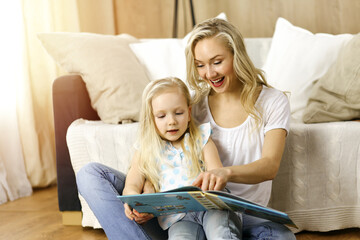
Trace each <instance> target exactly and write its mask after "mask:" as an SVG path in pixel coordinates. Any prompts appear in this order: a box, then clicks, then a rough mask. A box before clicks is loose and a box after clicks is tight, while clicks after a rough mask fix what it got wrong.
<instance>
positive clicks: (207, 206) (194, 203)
mask: <svg viewBox="0 0 360 240" xmlns="http://www.w3.org/2000/svg"><path fill="white" fill-rule="evenodd" d="M117 197H118V198H119V199H120V200H121V201H122V202H123V203H127V204H128V205H129V206H130V207H132V208H133V209H135V210H136V211H138V212H140V213H151V214H153V215H154V216H155V217H157V216H163V215H169V214H174V213H183V212H191V211H192V212H194V211H206V210H231V211H236V212H242V213H244V214H248V215H251V216H255V217H259V218H263V219H267V220H270V221H273V222H277V223H281V224H285V225H289V226H291V227H295V228H297V227H296V225H295V224H294V222H293V221H292V220H291V219H290V218H289V216H288V215H287V214H286V213H284V212H281V211H278V210H275V209H272V208H269V207H265V206H262V205H260V204H257V203H254V202H251V201H249V200H246V199H243V198H241V197H238V196H235V195H233V194H231V193H227V192H223V191H202V190H201V189H200V188H198V187H195V186H186V187H181V188H176V189H173V190H169V191H166V192H158V193H149V194H137V195H126V196H121V195H118V196H117Z"/></svg>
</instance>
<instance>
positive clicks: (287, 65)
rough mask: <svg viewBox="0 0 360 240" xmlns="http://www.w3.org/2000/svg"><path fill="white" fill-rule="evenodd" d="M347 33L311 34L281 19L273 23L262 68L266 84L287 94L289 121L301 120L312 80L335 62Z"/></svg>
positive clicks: (348, 35) (346, 39) (348, 38)
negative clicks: (269, 45)
mask: <svg viewBox="0 0 360 240" xmlns="http://www.w3.org/2000/svg"><path fill="white" fill-rule="evenodd" d="M352 37H353V36H352V35H351V34H340V35H330V34H324V33H317V34H313V33H311V32H309V31H307V30H305V29H303V28H300V27H297V26H294V25H292V24H291V23H290V22H288V21H287V20H285V19H283V18H279V19H278V20H277V22H276V27H275V32H274V35H273V39H272V43H271V48H270V50H269V54H268V57H267V59H266V62H265V65H264V68H263V69H264V71H265V73H266V77H267V80H268V82H269V83H270V84H271V85H272V86H274V87H276V88H278V89H280V90H283V91H289V92H290V107H291V114H292V117H293V119H296V120H299V121H302V115H303V111H304V109H305V107H306V104H307V101H308V99H309V96H310V92H311V87H312V84H313V82H314V81H316V80H317V79H319V78H320V77H322V76H323V75H324V74H325V73H326V72H327V70H328V69H329V67H330V66H331V65H332V64H333V62H335V60H336V57H337V55H338V53H339V50H340V49H341V47H342V46H344V45H345V44H346V43H347V42H348V41H349V40H350V39H351V38H352Z"/></svg>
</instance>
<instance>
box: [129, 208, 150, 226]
mask: <svg viewBox="0 0 360 240" xmlns="http://www.w3.org/2000/svg"><path fill="white" fill-rule="evenodd" d="M124 209H125V215H126V217H127V218H129V219H130V220H131V221H132V220H135V222H137V223H138V224H143V223H146V222H147V221H149V220H150V219H152V218H153V217H154V215H152V214H150V213H139V212H138V211H136V210H135V209H131V207H130V206H129V205H128V204H127V203H124Z"/></svg>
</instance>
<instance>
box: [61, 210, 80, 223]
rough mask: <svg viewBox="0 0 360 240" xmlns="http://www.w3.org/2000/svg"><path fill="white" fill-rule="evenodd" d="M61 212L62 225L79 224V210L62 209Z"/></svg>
mask: <svg viewBox="0 0 360 240" xmlns="http://www.w3.org/2000/svg"><path fill="white" fill-rule="evenodd" d="M61 213H62V223H63V225H71V226H81V220H82V213H81V211H64V212H61Z"/></svg>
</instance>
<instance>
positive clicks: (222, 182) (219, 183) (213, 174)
mask: <svg viewBox="0 0 360 240" xmlns="http://www.w3.org/2000/svg"><path fill="white" fill-rule="evenodd" d="M229 171H230V170H229V169H227V168H224V167H223V168H216V169H212V170H210V171H207V172H202V173H200V174H199V176H197V178H196V179H195V181H194V182H193V184H192V185H193V186H197V187H199V188H201V190H203V191H207V190H222V189H224V188H225V186H226V183H227V182H228V180H229V174H230V172H229Z"/></svg>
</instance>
